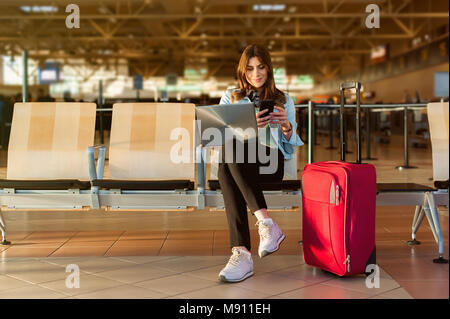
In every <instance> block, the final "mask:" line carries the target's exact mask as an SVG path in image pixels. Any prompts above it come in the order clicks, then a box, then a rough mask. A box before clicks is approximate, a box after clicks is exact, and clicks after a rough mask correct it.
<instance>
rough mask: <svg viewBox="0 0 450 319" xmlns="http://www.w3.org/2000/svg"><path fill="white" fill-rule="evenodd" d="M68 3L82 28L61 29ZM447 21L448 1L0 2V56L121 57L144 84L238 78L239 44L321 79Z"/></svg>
mask: <svg viewBox="0 0 450 319" xmlns="http://www.w3.org/2000/svg"><path fill="white" fill-rule="evenodd" d="M70 3H75V4H76V5H77V6H78V7H79V9H80V28H72V29H69V28H67V27H66V18H67V16H69V15H70V14H71V11H69V12H68V13H67V12H66V6H67V5H68V4H70ZM369 4H376V5H378V6H379V8H380V18H381V19H380V28H371V29H369V28H367V27H366V25H365V21H366V18H367V16H368V15H369V14H370V12H369V13H367V12H366V6H367V5H369ZM44 6H46V9H43V7H44ZM448 19H449V5H448V2H447V0H369V1H365V0H285V1H267V0H259V1H258V0H256V1H255V0H186V1H181V0H102V1H92V0H74V1H63V0H48V1H42V0H0V54H3V55H14V54H20V53H21V51H22V50H24V49H26V50H28V52H29V56H30V57H31V58H34V59H37V60H39V61H41V62H42V63H43V61H45V60H46V59H51V58H60V59H65V60H66V61H68V60H69V59H71V58H84V60H85V61H86V63H89V64H92V65H102V64H114V63H116V64H117V63H118V61H123V59H126V60H127V61H128V63H129V66H130V67H129V70H130V73H131V74H137V73H139V74H143V75H144V76H145V77H151V76H157V75H166V74H167V73H169V72H176V73H180V72H183V71H182V70H183V68H184V66H185V65H204V66H207V70H208V75H210V76H216V77H221V76H234V72H235V67H236V65H237V62H238V59H239V56H240V53H241V52H242V49H243V47H245V45H247V44H250V43H261V44H264V45H266V46H267V47H269V49H270V51H271V53H272V56H273V58H274V64H275V65H276V64H277V63H278V64H279V63H281V64H284V65H285V67H286V70H287V73H288V74H305V73H310V74H311V73H312V74H315V75H319V76H320V77H322V78H324V79H326V78H331V77H333V76H335V75H336V74H339V73H341V72H342V71H343V69H344V68H345V67H346V66H348V65H354V66H356V67H360V66H361V65H362V64H364V63H365V62H364V61H368V58H369V55H370V50H371V48H373V47H376V46H377V45H379V44H386V43H390V44H391V46H395V47H397V46H398V47H404V48H406V47H408V45H409V44H410V43H411V41H412V39H414V38H415V37H417V36H420V35H422V34H424V33H427V32H428V33H430V32H434V31H433V30H438V29H443V30H444V31H442V32H443V33H444V34H445V33H446V34H447V36H448ZM442 32H441V33H442Z"/></svg>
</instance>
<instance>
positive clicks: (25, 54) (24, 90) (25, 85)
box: [22, 50, 28, 103]
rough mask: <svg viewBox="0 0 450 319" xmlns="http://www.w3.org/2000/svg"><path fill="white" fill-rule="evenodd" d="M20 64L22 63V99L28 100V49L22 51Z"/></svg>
mask: <svg viewBox="0 0 450 319" xmlns="http://www.w3.org/2000/svg"><path fill="white" fill-rule="evenodd" d="M22 62H23V63H22V64H23V75H22V101H23V102H24V103H25V102H28V51H27V50H23V51H22Z"/></svg>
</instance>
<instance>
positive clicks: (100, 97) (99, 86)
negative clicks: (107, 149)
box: [97, 80, 105, 144]
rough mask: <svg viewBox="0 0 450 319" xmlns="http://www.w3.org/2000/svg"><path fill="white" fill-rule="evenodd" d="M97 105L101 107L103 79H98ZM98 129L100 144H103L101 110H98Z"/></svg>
mask: <svg viewBox="0 0 450 319" xmlns="http://www.w3.org/2000/svg"><path fill="white" fill-rule="evenodd" d="M97 107H98V108H99V109H101V108H103V81H102V80H99V81H98V105H97ZM99 113H100V114H99V119H100V122H99V130H100V144H104V141H105V139H104V136H103V112H102V111H100V112H99Z"/></svg>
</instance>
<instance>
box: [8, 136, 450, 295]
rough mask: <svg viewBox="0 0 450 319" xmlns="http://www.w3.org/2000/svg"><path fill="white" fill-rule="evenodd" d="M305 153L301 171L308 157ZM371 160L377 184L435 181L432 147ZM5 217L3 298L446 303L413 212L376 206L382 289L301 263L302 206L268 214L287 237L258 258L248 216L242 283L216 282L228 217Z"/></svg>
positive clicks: (380, 150)
mask: <svg viewBox="0 0 450 319" xmlns="http://www.w3.org/2000/svg"><path fill="white" fill-rule="evenodd" d="M397 139H398V141H396V142H395V143H396V144H397V145H401V138H397ZM319 142H320V143H322V144H323V145H321V146H317V147H316V148H317V153H316V160H325V159H337V158H338V155H337V154H336V152H334V153H333V154H331V153H330V152H329V151H326V150H324V146H327V144H328V142H327V139H320V138H319ZM0 153H1V156H0V162H2V163H3V164H2V165H4V164H5V163H4V161H5V153H4V152H0ZM300 155H301V156H300V157H299V168H301V167H303V165H304V164H305V162H306V152H303V153H300ZM353 155H354V154H353ZM351 156H352V155H351V154H350V157H351ZM372 156H374V157H377V158H379V159H380V160H378V161H373V163H374V164H375V165H376V168H377V179H378V181H381V182H400V181H401V182H416V183H422V184H427V185H430V184H431V181H430V180H429V178H430V177H431V176H432V169H431V153H430V152H429V150H422V149H411V153H410V164H411V165H415V166H418V167H419V168H417V169H413V170H406V171H397V170H395V169H394V167H395V166H397V165H401V164H402V162H403V153H402V148H401V147H394V146H393V145H392V144H391V145H378V146H374V147H373V150H372ZM381 158H382V160H381ZM349 160H351V158H349ZM0 173H1V174H2V176H4V174H5V169H4V167H3V168H2V169H1V170H0ZM2 214H3V217H4V219H5V221H6V224H7V227H8V233H7V237H8V240H10V241H11V242H12V245H10V246H0V298H158V299H159V298H272V299H279V298H283V299H288V298H294V299H321V298H331V299H334V298H339V299H343V298H345V299H360V298H375V299H378V298H382V299H384V298H389V299H399V298H400V299H408V298H443V299H448V298H449V266H448V264H435V263H433V262H432V260H433V259H434V258H436V257H437V245H436V243H435V241H434V238H433V235H432V233H431V230H430V227H429V225H428V222H427V221H426V219H425V220H424V221H423V223H422V226H421V228H420V230H419V232H418V240H420V241H421V242H422V244H421V245H419V246H413V247H411V246H408V245H407V243H406V242H407V241H408V240H409V239H410V237H411V222H412V218H413V214H414V207H411V206H404V207H403V206H402V207H400V206H392V207H384V206H378V207H377V220H376V243H377V264H378V266H379V267H380V285H379V288H372V289H369V288H367V287H366V284H365V283H366V278H365V277H363V276H356V277H353V278H337V277H335V276H332V275H330V274H327V273H325V272H322V271H320V270H318V269H315V268H312V267H310V266H308V265H306V264H305V263H304V261H303V258H302V247H301V245H300V244H299V241H300V239H301V236H302V225H301V211H300V210H296V211H292V212H271V213H270V215H271V217H272V218H273V219H274V220H275V221H277V223H278V224H279V225H280V226H281V228H282V230H283V232H284V233H285V234H286V236H287V237H286V240H285V241H284V242H283V244H282V246H281V248H280V250H279V251H278V252H277V253H275V254H273V255H271V256H268V257H266V258H264V259H260V258H259V257H258V256H257V254H256V252H257V245H258V243H259V237H258V234H257V230H256V227H255V226H254V222H255V219H254V217H252V216H250V217H249V218H250V220H251V222H250V228H251V239H252V244H253V247H252V253H253V260H254V265H255V266H254V272H255V275H254V276H253V277H251V278H249V279H247V280H245V281H244V282H241V283H236V284H224V283H221V282H219V281H218V280H217V276H218V272H219V271H220V269H221V268H222V267H223V266H224V265H225V264H226V262H227V260H228V258H229V255H230V248H229V246H228V231H227V223H226V218H225V214H224V212H223V211H209V210H203V211H200V210H194V211H189V212H185V211H181V212H163V211H162V212H144V213H143V212H105V211H103V210H96V211H83V212H71V211H64V212H19V211H17V212H15V211H10V212H7V211H6V212H3V213H2ZM439 217H440V222H441V226H442V231H443V236H444V239H445V244H444V248H445V258H448V256H449V254H448V233H449V231H448V230H449V227H448V226H449V219H448V208H445V207H440V216H439ZM68 265H76V266H78V267H79V270H80V288H67V286H66V282H67V279H68V278H69V276H70V275H71V274H72V273H70V272H66V267H67V266H68Z"/></svg>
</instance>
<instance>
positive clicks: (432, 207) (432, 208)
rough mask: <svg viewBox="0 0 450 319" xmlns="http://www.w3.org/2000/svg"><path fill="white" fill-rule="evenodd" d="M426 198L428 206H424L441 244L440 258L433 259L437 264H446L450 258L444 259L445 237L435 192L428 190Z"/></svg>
mask: <svg viewBox="0 0 450 319" xmlns="http://www.w3.org/2000/svg"><path fill="white" fill-rule="evenodd" d="M425 198H426V200H427V206H426V207H424V209H425V213H426V214H427V218H428V222H429V223H430V227H431V230H432V232H433V236H434V239H435V240H436V242H437V243H438V246H439V258H437V259H433V262H434V263H437V264H446V263H448V259H444V238H443V237H442V230H441V225H440V223H439V213H438V210H437V207H436V204H435V203H434V197H433V193H431V192H426V193H425Z"/></svg>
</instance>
